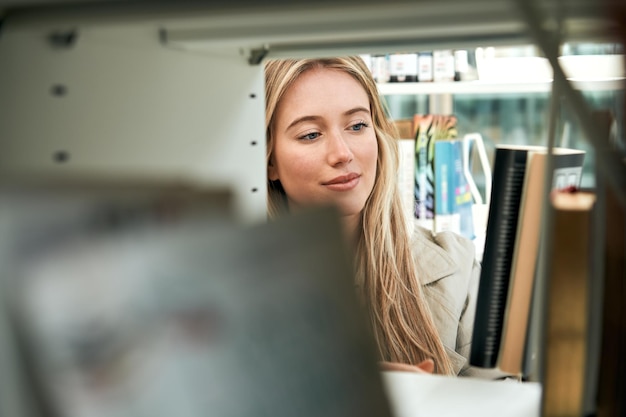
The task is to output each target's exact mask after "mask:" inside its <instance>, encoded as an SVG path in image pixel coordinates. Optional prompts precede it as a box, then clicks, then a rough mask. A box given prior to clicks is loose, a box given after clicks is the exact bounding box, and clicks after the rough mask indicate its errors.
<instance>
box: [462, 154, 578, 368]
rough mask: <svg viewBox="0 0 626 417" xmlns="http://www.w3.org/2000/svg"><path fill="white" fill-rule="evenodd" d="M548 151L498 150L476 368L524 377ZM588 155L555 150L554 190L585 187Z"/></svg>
mask: <svg viewBox="0 0 626 417" xmlns="http://www.w3.org/2000/svg"><path fill="white" fill-rule="evenodd" d="M546 152H547V148H545V147H541V146H515V145H500V146H498V147H497V148H496V153H495V161H494V168H493V178H494V180H493V185H492V190H491V199H490V200H491V204H490V207H489V214H488V220H487V231H486V236H485V247H484V254H483V261H482V270H481V279H480V285H479V292H478V302H477V308H476V319H475V325H474V333H473V339H472V349H471V354H470V363H471V364H472V365H475V366H479V367H485V368H496V367H497V368H500V369H501V370H503V371H505V372H508V373H511V374H517V375H520V376H523V373H524V353H525V350H524V349H525V347H526V334H527V329H528V320H529V314H530V313H529V312H530V304H531V302H532V288H533V282H534V278H535V268H536V261H537V254H538V252H537V251H538V247H539V233H540V230H539V228H540V224H541V222H540V212H541V207H542V202H543V196H544V195H545V193H544V186H543V184H544V176H545V167H546V161H547V156H548V155H547V153H546ZM584 155H585V152H584V151H580V150H575V149H566V148H555V149H554V153H553V158H554V159H553V160H554V171H553V174H552V178H551V182H550V183H551V186H552V189H553V190H554V189H560V188H562V187H567V186H569V185H573V186H577V185H579V184H580V179H581V176H582V164H583V160H584Z"/></svg>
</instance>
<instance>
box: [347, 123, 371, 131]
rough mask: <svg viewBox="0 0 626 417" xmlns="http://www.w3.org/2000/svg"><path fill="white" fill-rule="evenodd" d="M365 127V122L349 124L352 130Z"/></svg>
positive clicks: (359, 129)
mask: <svg viewBox="0 0 626 417" xmlns="http://www.w3.org/2000/svg"><path fill="white" fill-rule="evenodd" d="M365 127H367V124H365V123H364V122H359V123H356V124H353V125H352V126H350V130H352V131H354V132H360V131H361V130H363V128H365Z"/></svg>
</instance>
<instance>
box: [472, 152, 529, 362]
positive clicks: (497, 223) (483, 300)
mask: <svg viewBox="0 0 626 417" xmlns="http://www.w3.org/2000/svg"><path fill="white" fill-rule="evenodd" d="M527 158H528V152H527V151H526V150H514V149H502V148H497V149H496V154H495V162H494V169H493V178H494V182H493V187H492V190H491V204H490V208H489V215H488V220H487V234H486V236H487V238H486V240H485V250H484V254H483V262H482V269H481V276H480V285H479V288H478V299H477V306H476V318H475V325H474V331H473V335H472V348H471V352H470V364H471V365H474V366H479V367H484V368H493V367H495V366H496V364H497V359H498V351H499V347H500V339H501V336H502V325H503V318H504V310H505V308H506V300H507V297H508V287H509V280H510V274H511V264H512V262H511V260H512V254H513V250H514V246H515V235H516V231H517V222H518V217H519V208H520V198H521V195H522V189H523V184H524V175H525V171H526V160H527Z"/></svg>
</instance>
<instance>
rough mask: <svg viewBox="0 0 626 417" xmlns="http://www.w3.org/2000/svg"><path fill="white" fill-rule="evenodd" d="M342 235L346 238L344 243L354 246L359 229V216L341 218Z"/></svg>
mask: <svg viewBox="0 0 626 417" xmlns="http://www.w3.org/2000/svg"><path fill="white" fill-rule="evenodd" d="M342 221H343V233H344V236H345V237H346V241H347V242H348V243H350V244H354V243H356V241H357V238H358V237H359V229H360V227H361V214H360V213H359V214H353V215H349V216H343V217H342Z"/></svg>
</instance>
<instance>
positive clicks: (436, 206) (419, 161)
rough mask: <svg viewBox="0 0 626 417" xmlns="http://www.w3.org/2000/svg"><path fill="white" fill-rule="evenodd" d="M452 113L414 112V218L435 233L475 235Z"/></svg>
mask: <svg viewBox="0 0 626 417" xmlns="http://www.w3.org/2000/svg"><path fill="white" fill-rule="evenodd" d="M456 123H457V120H456V117H455V116H453V115H433V114H427V115H419V114H416V115H414V118H413V126H414V128H415V213H414V214H415V217H416V218H417V219H418V224H420V225H421V226H423V227H426V228H428V229H430V230H432V231H433V232H435V233H438V232H441V231H444V230H449V231H453V232H455V233H458V234H461V235H463V236H465V237H467V238H468V239H473V238H474V223H473V215H472V203H473V197H472V193H471V190H470V186H469V184H468V182H467V180H466V177H465V170H464V166H463V141H464V139H459V138H457V129H456Z"/></svg>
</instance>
